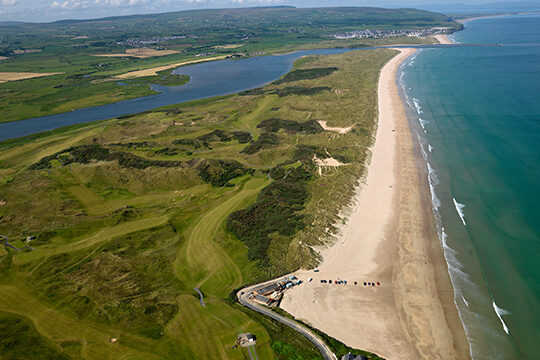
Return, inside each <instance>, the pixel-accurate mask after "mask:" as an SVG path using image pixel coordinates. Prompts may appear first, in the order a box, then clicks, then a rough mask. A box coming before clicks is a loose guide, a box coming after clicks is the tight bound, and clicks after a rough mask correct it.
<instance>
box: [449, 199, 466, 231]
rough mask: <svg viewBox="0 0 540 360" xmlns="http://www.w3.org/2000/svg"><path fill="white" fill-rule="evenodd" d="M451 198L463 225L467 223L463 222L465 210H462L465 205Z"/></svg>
mask: <svg viewBox="0 0 540 360" xmlns="http://www.w3.org/2000/svg"><path fill="white" fill-rule="evenodd" d="M452 200H454V206H455V207H456V211H457V213H458V215H459V217H460V218H461V222H463V225H465V226H467V223H466V222H465V212H464V211H463V209H464V208H465V205H464V204H460V203H458V202H457V200H456V198H452Z"/></svg>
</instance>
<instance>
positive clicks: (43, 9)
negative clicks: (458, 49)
mask: <svg viewBox="0 0 540 360" xmlns="http://www.w3.org/2000/svg"><path fill="white" fill-rule="evenodd" d="M491 3H515V4H516V5H519V4H520V3H521V4H523V3H528V4H534V5H538V7H539V8H540V0H533V1H521V0H507V1H493V0H491V1H490V0H474V1H470V0H465V1H459V0H442V1H441V0H408V1H406V0H386V1H385V0H383V1H377V0H364V1H354V0H342V1H338V2H336V1H330V0H0V21H2V22H4V21H23V22H52V21H57V20H64V19H95V18H103V17H109V16H125V15H136V14H151V13H165V12H172V11H182V10H195V9H220V8H240V7H256V6H285V5H288V6H295V7H299V8H308V7H335V6H374V7H387V8H396V7H418V8H423V7H427V8H433V9H437V8H438V7H441V8H442V7H444V6H445V5H448V6H450V5H454V4H463V6H464V7H467V6H471V5H472V6H477V5H479V6H480V5H485V4H491ZM458 8H459V6H458Z"/></svg>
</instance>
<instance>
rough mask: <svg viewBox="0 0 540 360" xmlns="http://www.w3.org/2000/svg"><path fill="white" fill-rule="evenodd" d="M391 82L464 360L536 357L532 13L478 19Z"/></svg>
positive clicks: (537, 112)
mask: <svg viewBox="0 0 540 360" xmlns="http://www.w3.org/2000/svg"><path fill="white" fill-rule="evenodd" d="M452 38H453V39H454V41H455V42H458V43H463V44H474V43H498V44H502V45H503V46H497V47H476V48H475V47H467V48H447V49H425V50H421V51H419V52H417V53H416V54H415V55H414V56H413V57H411V58H410V59H409V60H408V61H407V62H406V63H404V64H403V66H402V67H401V72H400V74H399V77H398V82H399V84H400V86H401V87H402V90H403V94H402V96H403V98H404V100H405V101H406V103H407V104H408V110H409V120H410V122H411V124H412V127H413V130H414V131H413V132H414V134H413V136H414V137H415V138H417V139H418V141H419V142H420V145H421V148H422V155H423V157H424V159H425V171H426V176H427V177H428V178H429V181H430V186H431V190H432V205H433V212H434V216H435V217H436V219H437V224H438V227H439V229H438V230H439V236H440V240H441V243H442V245H443V249H444V254H445V257H446V260H447V262H448V266H449V272H450V275H451V279H452V283H453V284H454V290H455V302H456V305H457V307H458V310H459V314H460V317H461V320H462V322H463V324H464V327H465V330H466V333H467V337H468V338H469V342H470V344H471V355H472V357H473V359H539V358H540V14H522V15H509V16H500V17H491V18H481V19H476V20H472V21H468V22H466V23H465V30H463V31H460V32H457V33H455V34H454V35H453V36H452Z"/></svg>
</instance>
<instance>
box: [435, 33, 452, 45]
mask: <svg viewBox="0 0 540 360" xmlns="http://www.w3.org/2000/svg"><path fill="white" fill-rule="evenodd" d="M435 39H437V40H438V41H439V43H440V44H444V45H448V44H453V42H452V41H451V40H450V38H449V37H448V35H435Z"/></svg>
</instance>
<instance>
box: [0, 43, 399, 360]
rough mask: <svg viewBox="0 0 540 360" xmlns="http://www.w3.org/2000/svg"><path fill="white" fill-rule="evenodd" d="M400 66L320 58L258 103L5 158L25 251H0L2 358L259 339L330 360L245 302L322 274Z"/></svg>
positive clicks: (141, 122) (233, 103)
mask: <svg viewBox="0 0 540 360" xmlns="http://www.w3.org/2000/svg"><path fill="white" fill-rule="evenodd" d="M395 53H396V52H395V51H394V50H390V49H378V50H365V51H351V52H348V53H344V54H340V55H331V56H309V57H305V58H302V59H299V60H297V62H296V63H295V68H294V69H293V71H292V72H290V73H289V74H286V75H284V76H283V77H282V78H281V79H280V80H278V81H276V82H274V83H273V84H270V85H268V86H265V87H263V88H260V89H254V90H251V91H246V92H243V93H240V94H237V95H230V96H223V97H219V98H214V99H207V100H200V101H194V102H189V103H183V104H178V105H171V106H167V107H164V108H160V109H155V110H152V111H147V112H144V113H140V114H135V115H129V116H123V117H121V118H118V119H111V120H107V121H100V122H97V123H89V124H81V125H76V126H72V127H68V128H65V129H59V130H55V131H53V132H49V133H44V134H38V135H32V136H29V137H26V138H21V139H15V140H10V141H6V142H3V143H0V194H1V198H0V204H1V205H0V234H1V235H5V236H7V237H8V238H9V243H10V244H11V245H13V246H14V247H16V248H19V249H21V250H14V249H13V248H9V247H2V248H3V249H2V252H0V353H2V354H3V356H4V354H6V355H5V356H6V358H17V356H23V357H24V358H35V357H36V356H37V354H39V358H40V359H64V358H66V359H70V358H87V359H113V358H114V359H116V358H130V359H131V358H133V359H139V358H140V359H165V358H178V359H195V358H211V359H246V358H248V354H247V351H246V350H244V349H241V348H237V349H231V347H232V346H233V345H234V341H235V339H236V335H237V334H238V333H243V332H251V333H253V334H254V335H256V337H257V339H258V340H257V354H258V357H259V359H293V358H294V359H320V358H322V357H321V356H320V354H319V353H318V351H317V349H316V348H315V347H314V346H313V345H312V344H311V343H310V342H309V341H308V340H307V339H305V338H303V337H302V336H301V335H299V334H296V333H295V332H294V331H292V330H290V329H288V328H286V327H284V326H283V325H280V324H278V323H275V322H274V321H272V320H270V319H266V318H264V317H263V316H261V315H260V314H254V313H252V312H250V311H249V310H247V309H244V308H242V307H241V306H240V305H239V304H238V303H236V302H235V301H234V293H235V291H236V290H237V289H239V288H240V287H242V286H244V285H247V284H252V283H257V282H260V281H262V280H265V279H269V278H271V277H274V276H278V275H281V274H284V273H287V272H289V271H291V270H295V269H297V268H299V267H304V268H310V267H313V266H316V264H317V262H318V258H317V254H316V253H315V252H314V251H313V250H312V246H313V245H320V244H323V243H325V242H327V241H331V239H332V234H333V233H335V231H336V225H337V224H338V223H339V222H340V221H342V220H341V218H340V217H339V213H340V210H342V209H343V208H344V207H345V206H347V205H348V204H349V202H350V200H351V198H352V195H353V192H354V189H355V186H356V185H357V184H358V181H360V179H361V178H362V175H363V172H364V163H365V161H366V159H367V158H368V157H369V152H368V150H367V148H368V147H369V146H370V145H371V143H372V141H373V134H374V130H375V128H376V117H377V110H376V109H377V107H376V101H377V100H376V99H377V96H376V95H377V94H376V83H377V79H378V72H379V70H380V68H381V67H382V65H383V64H384V63H386V62H387V61H388V60H389V59H390V58H392V57H393V56H394V55H395ZM325 128H326V129H327V130H325ZM330 160H332V161H330ZM336 164H339V165H340V166H336ZM328 199H332V201H331V202H330V201H328ZM28 239H30V240H29V241H28ZM25 247H31V248H32V249H29V248H25ZM195 288H198V289H200V291H201V292H202V294H203V295H204V306H202V304H201V303H200V299H199V296H198V294H197V292H196V291H195ZM29 343H32V344H35V345H33V346H32V347H31V348H29V347H28V346H27V344H29Z"/></svg>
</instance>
